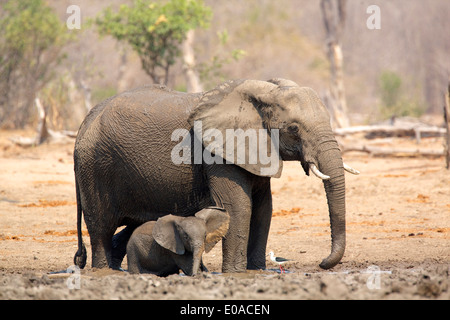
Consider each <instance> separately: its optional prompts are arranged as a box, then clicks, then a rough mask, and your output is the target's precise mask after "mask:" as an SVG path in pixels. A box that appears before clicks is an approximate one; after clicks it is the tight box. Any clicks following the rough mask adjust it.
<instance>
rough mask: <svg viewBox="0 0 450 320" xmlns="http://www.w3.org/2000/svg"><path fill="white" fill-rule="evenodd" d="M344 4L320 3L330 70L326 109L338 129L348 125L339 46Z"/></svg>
mask: <svg viewBox="0 0 450 320" xmlns="http://www.w3.org/2000/svg"><path fill="white" fill-rule="evenodd" d="M346 2H347V0H322V1H321V9H322V16H323V23H324V26H325V31H326V34H327V40H326V43H327V55H328V60H329V61H330V69H331V70H330V71H331V84H330V94H331V99H328V103H329V105H328V108H330V109H331V111H332V113H333V118H334V120H335V122H336V126H337V127H339V128H344V127H348V126H349V124H350V121H349V119H348V111H347V100H346V98H345V86H344V72H343V65H344V56H343V54H342V48H341V44H340V40H341V35H342V31H343V29H344V25H345V19H346Z"/></svg>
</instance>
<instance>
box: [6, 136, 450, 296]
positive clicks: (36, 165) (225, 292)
mask: <svg viewBox="0 0 450 320" xmlns="http://www.w3.org/2000/svg"><path fill="white" fill-rule="evenodd" d="M14 134H22V135H26V134H28V135H32V133H24V132H18V133H14V132H11V131H2V132H0V181H1V183H0V299H283V300H286V299H447V300H448V299H450V288H449V282H450V281H449V273H450V268H449V266H450V171H447V170H445V168H444V160H443V158H437V159H429V158H371V157H368V156H367V155H364V154H361V153H352V154H350V153H349V154H346V155H345V161H346V162H347V163H348V164H350V165H351V166H353V167H355V168H357V169H359V170H360V171H361V175H360V176H353V175H350V174H348V175H347V187H346V188H347V249H346V253H345V256H344V258H343V259H342V262H341V263H340V264H339V265H338V266H336V267H335V268H333V269H332V270H330V271H323V270H321V269H320V268H319V267H318V264H319V263H320V261H321V260H322V259H323V258H325V257H326V256H327V255H328V253H329V250H330V230H329V218H328V213H327V204H326V199H325V194H324V190H323V186H322V183H321V182H320V181H318V179H317V178H315V177H307V176H305V175H304V173H303V171H302V169H301V167H300V165H299V164H298V163H285V169H284V171H283V175H282V177H281V178H280V179H273V180H272V191H273V192H272V193H273V202H274V213H273V219H272V226H271V230H270V235H269V243H268V250H273V251H274V252H275V254H276V255H278V256H282V257H285V258H289V259H293V260H294V261H292V262H291V263H290V264H288V265H286V266H285V267H286V269H287V270H288V272H287V273H285V274H279V273H278V272H276V270H277V266H276V265H274V264H273V263H272V262H270V261H269V262H268V268H270V270H268V271H261V272H248V273H245V274H220V269H221V246H220V244H219V245H217V246H216V247H215V248H214V249H213V250H212V251H211V252H209V253H208V254H205V256H204V261H205V264H206V266H207V267H208V268H209V270H210V271H211V273H203V274H200V275H198V276H196V277H193V278H190V277H185V276H180V275H174V276H170V277H167V278H158V277H156V276H153V275H137V276H136V275H129V274H127V273H125V272H117V271H110V270H93V269H92V268H90V254H91V252H90V247H89V235H88V233H87V231H86V228H85V226H84V239H85V242H86V243H87V245H88V266H87V267H86V269H85V270H82V271H81V274H49V272H52V271H58V270H65V269H67V268H68V267H70V266H71V265H72V260H73V255H74V253H75V251H76V247H77V242H76V202H75V186H74V175H73V160H72V151H73V143H66V144H59V145H42V146H39V147H33V148H28V149H24V148H20V147H17V146H14V145H12V143H10V142H9V140H8V137H10V136H11V135H14ZM383 143H386V142H383ZM390 143H391V144H395V145H397V146H398V145H400V144H401V145H402V147H405V146H406V147H408V146H409V147H411V148H415V147H416V145H415V143H414V141H409V140H395V139H394V140H390ZM422 145H423V146H426V147H428V146H429V147H433V148H441V147H442V141H441V140H439V139H424V140H423V141H422ZM123 267H124V269H126V260H125V261H124V264H123ZM78 287H79V289H77V288H78ZM69 288H72V289H69Z"/></svg>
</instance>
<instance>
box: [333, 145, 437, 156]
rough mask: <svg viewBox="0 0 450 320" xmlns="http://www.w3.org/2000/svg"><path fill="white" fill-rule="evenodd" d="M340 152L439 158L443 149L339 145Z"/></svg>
mask: <svg viewBox="0 0 450 320" xmlns="http://www.w3.org/2000/svg"><path fill="white" fill-rule="evenodd" d="M341 150H342V153H346V152H355V151H356V152H364V153H368V154H370V155H371V156H374V157H430V158H439V157H442V156H443V155H444V151H443V150H435V149H423V148H417V149H411V148H382V147H373V146H367V145H362V146H344V145H341Z"/></svg>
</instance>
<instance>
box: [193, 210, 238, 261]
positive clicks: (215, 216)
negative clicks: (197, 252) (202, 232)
mask: <svg viewBox="0 0 450 320" xmlns="http://www.w3.org/2000/svg"><path fill="white" fill-rule="evenodd" d="M195 216H196V217H197V218H200V219H203V220H205V223H206V240H205V251H206V252H209V251H210V250H211V249H212V248H213V247H214V246H215V245H216V243H217V242H219V241H220V240H222V238H223V237H224V236H225V235H226V234H227V232H228V226H229V222H230V216H229V215H228V213H227V212H226V210H225V209H223V208H217V207H210V208H206V209H203V210H200V211H199V212H197V213H196V214H195Z"/></svg>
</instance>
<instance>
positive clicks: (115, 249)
mask: <svg viewBox="0 0 450 320" xmlns="http://www.w3.org/2000/svg"><path fill="white" fill-rule="evenodd" d="M136 228H137V225H128V226H127V227H126V228H124V229H123V230H121V231H120V232H118V233H116V234H115V235H114V236H113V238H112V253H111V264H110V267H111V268H112V269H115V270H120V269H121V265H122V261H123V258H124V257H125V255H126V253H127V243H128V240H129V239H130V237H131V235H132V234H133V231H134V229H136Z"/></svg>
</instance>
